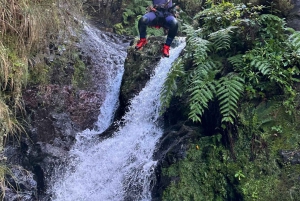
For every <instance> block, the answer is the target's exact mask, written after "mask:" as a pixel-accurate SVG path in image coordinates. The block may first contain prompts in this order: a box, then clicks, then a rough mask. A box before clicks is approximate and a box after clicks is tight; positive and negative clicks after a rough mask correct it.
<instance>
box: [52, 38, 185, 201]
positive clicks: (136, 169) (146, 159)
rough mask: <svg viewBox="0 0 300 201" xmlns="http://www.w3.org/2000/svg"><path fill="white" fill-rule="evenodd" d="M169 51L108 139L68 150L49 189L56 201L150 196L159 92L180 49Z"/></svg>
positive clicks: (106, 200)
mask: <svg viewBox="0 0 300 201" xmlns="http://www.w3.org/2000/svg"><path fill="white" fill-rule="evenodd" d="M184 46H185V43H184V42H183V43H182V44H181V45H179V46H178V47H177V48H174V49H171V52H170V55H171V56H170V58H163V59H161V61H160V63H159V64H158V66H157V67H156V70H155V74H154V76H152V77H151V79H150V81H149V82H148V83H147V84H146V86H145V88H144V89H143V90H142V91H141V92H140V93H139V94H138V95H137V96H135V97H134V98H133V99H132V100H131V104H130V106H129V111H128V112H127V113H126V114H125V116H124V118H123V122H122V125H123V126H121V127H120V128H119V130H118V131H116V132H115V133H114V134H113V136H112V137H111V138H108V139H105V140H103V141H101V142H100V143H98V144H96V145H90V144H85V145H84V144H81V146H85V148H84V149H77V148H76V146H75V148H74V149H73V150H72V151H71V152H72V154H73V155H74V158H76V160H74V161H75V163H76V165H75V166H74V168H73V169H72V171H71V170H70V171H69V172H68V174H67V175H65V177H64V178H63V179H62V180H61V182H58V183H56V185H55V187H54V192H55V198H54V199H53V200H56V201H83V200H87V201H121V200H144V201H148V200H151V189H150V188H151V185H150V183H151V178H152V176H153V170H154V168H155V166H156V161H153V159H152V155H153V152H154V149H155V145H156V143H157V141H158V139H159V138H160V137H161V135H162V129H161V128H160V126H159V125H158V123H157V122H158V121H157V120H158V118H159V108H160V101H159V98H160V94H159V92H160V90H161V87H162V84H163V82H164V79H165V78H166V76H167V73H168V71H169V69H170V67H171V64H172V62H173V61H174V60H175V59H176V58H177V57H178V56H179V54H180V52H181V51H182V49H183V48H184Z"/></svg>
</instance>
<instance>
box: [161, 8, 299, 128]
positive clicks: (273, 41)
mask: <svg viewBox="0 0 300 201" xmlns="http://www.w3.org/2000/svg"><path fill="white" fill-rule="evenodd" d="M262 9H263V6H253V7H247V6H246V5H244V4H238V5H235V4H233V3H229V2H223V3H221V4H218V5H215V6H213V7H211V8H208V9H206V10H204V11H203V12H200V13H198V14H197V15H196V16H195V20H198V21H200V23H199V24H201V27H196V28H194V27H192V26H191V25H185V30H184V31H185V32H186V34H187V37H188V38H187V52H186V54H185V56H184V57H185V61H182V62H183V63H188V62H191V63H192V65H191V66H189V67H188V69H186V70H182V72H181V73H180V75H184V77H183V78H179V80H181V79H183V81H181V82H180V83H177V84H174V82H176V79H178V76H174V75H173V73H174V72H175V73H177V71H171V72H170V77H169V78H168V79H167V80H166V83H165V87H164V88H163V92H162V94H163V96H162V101H163V105H165V106H167V105H168V102H169V99H165V98H164V97H168V96H169V95H168V94H169V92H170V93H172V94H175V95H181V94H180V93H178V94H176V93H174V91H175V88H170V86H173V87H176V88H177V87H178V86H177V85H180V86H179V87H178V88H183V89H182V90H179V91H180V92H181V91H187V92H188V93H189V97H190V98H189V108H190V115H189V118H190V119H191V120H193V121H194V122H197V121H198V122H201V117H202V115H203V114H204V111H205V109H207V108H208V105H209V102H212V101H215V100H217V101H218V103H219V110H220V115H221V117H222V118H221V122H223V123H230V124H234V120H235V118H236V115H237V108H238V103H239V101H240V100H241V98H243V99H244V100H252V99H254V98H262V97H264V98H266V97H267V96H271V95H272V94H271V91H272V92H273V93H275V94H277V95H279V94H280V95H283V96H284V97H285V98H284V100H283V102H284V104H285V105H286V109H287V112H290V113H291V112H292V111H293V108H294V107H295V105H294V98H295V96H296V91H295V89H294V83H295V82H297V81H298V79H297V77H296V76H297V75H298V73H299V70H298V68H297V64H298V63H299V58H298V57H297V56H295V55H296V54H297V53H296V52H297V51H298V47H297V41H298V39H299V33H298V32H294V33H293V34H292V35H288V34H287V33H288V31H292V30H291V29H287V28H286V27H285V22H284V20H283V19H281V18H279V17H277V16H275V15H272V14H261V15H259V13H258V12H259V11H261V10H262ZM291 41H294V43H291ZM177 74H178V73H177ZM171 78H173V79H171ZM168 82H172V83H173V84H172V85H171V84H170V83H168ZM244 91H245V94H244ZM245 95H246V96H245Z"/></svg>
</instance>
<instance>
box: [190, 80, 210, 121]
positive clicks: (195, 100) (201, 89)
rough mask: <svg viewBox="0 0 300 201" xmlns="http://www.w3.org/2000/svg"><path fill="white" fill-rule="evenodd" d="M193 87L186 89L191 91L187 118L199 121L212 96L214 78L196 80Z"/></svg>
mask: <svg viewBox="0 0 300 201" xmlns="http://www.w3.org/2000/svg"><path fill="white" fill-rule="evenodd" d="M193 85H194V87H191V88H190V89H189V90H188V91H189V92H192V93H191V98H190V100H189V103H190V113H189V119H191V120H192V121H194V122H201V116H202V115H203V113H204V110H205V109H206V108H207V107H208V103H209V102H210V101H211V100H212V99H213V98H214V94H215V81H214V80H196V81H194V82H193Z"/></svg>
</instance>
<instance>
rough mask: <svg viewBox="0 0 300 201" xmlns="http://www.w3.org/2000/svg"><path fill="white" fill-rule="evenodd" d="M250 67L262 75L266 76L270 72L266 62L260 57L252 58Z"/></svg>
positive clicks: (269, 66)
mask: <svg viewBox="0 0 300 201" xmlns="http://www.w3.org/2000/svg"><path fill="white" fill-rule="evenodd" d="M250 65H251V66H253V67H255V68H257V69H258V70H259V71H260V72H261V73H262V74H263V75H268V74H269V73H270V72H271V70H272V68H271V65H270V64H269V63H268V61H267V60H264V59H263V58H261V57H254V58H253V60H252V61H251V63H250Z"/></svg>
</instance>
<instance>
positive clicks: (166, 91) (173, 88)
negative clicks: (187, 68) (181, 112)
mask: <svg viewBox="0 0 300 201" xmlns="http://www.w3.org/2000/svg"><path fill="white" fill-rule="evenodd" d="M183 68H184V65H183V62H182V59H178V60H177V61H176V62H175V64H173V66H172V68H171V70H170V72H169V73H168V76H167V78H166V80H165V82H164V84H163V87H162V89H161V92H160V94H161V107H162V111H161V112H164V110H165V108H168V107H169V105H170V102H171V99H172V97H173V96H174V95H175V94H176V92H177V90H178V88H177V83H176V82H177V79H178V78H180V77H183V76H184V74H185V72H184V69H183Z"/></svg>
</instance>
